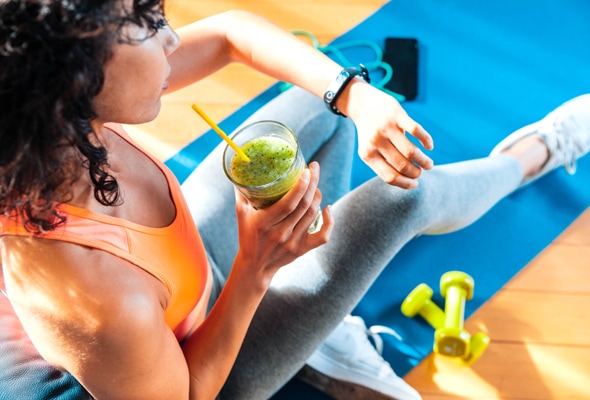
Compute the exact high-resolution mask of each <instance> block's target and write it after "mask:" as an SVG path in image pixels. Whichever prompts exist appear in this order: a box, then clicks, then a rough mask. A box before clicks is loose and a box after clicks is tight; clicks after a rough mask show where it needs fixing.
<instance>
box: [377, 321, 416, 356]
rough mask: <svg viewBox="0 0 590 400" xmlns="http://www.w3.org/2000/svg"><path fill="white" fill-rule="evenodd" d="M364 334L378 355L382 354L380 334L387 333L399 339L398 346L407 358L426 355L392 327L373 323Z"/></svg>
mask: <svg viewBox="0 0 590 400" xmlns="http://www.w3.org/2000/svg"><path fill="white" fill-rule="evenodd" d="M366 334H367V336H368V337H370V338H371V340H372V341H373V343H374V345H375V349H376V350H377V353H379V355H382V354H383V338H381V335H382V334H387V335H390V336H393V337H394V338H396V339H397V340H398V341H399V343H400V346H398V347H399V349H400V351H401V352H402V353H403V354H404V355H406V356H408V357H409V358H412V359H415V360H421V359H422V358H424V357H425V356H426V354H422V351H420V349H418V348H417V347H415V346H413V345H412V344H410V343H408V342H406V341H405V340H404V339H403V338H402V337H401V336H400V335H399V334H398V333H397V332H396V331H395V330H394V329H392V328H390V327H388V326H384V325H373V326H371V327H369V328H368V329H367V331H366Z"/></svg>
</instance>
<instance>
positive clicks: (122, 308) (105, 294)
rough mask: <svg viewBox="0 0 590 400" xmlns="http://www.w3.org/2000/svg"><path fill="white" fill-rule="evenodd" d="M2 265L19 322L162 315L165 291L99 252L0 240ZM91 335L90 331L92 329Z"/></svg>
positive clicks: (95, 321)
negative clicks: (133, 313) (140, 313)
mask: <svg viewBox="0 0 590 400" xmlns="http://www.w3.org/2000/svg"><path fill="white" fill-rule="evenodd" d="M1 246H2V262H3V264H2V269H3V273H4V277H5V280H6V288H7V292H8V295H9V297H10V300H11V302H12V303H13V306H14V308H15V310H16V311H17V313H18V314H19V317H22V319H23V323H24V324H25V325H26V323H27V321H29V324H31V325H33V324H37V323H38V324H40V326H47V325H53V327H54V328H55V329H57V330H60V329H61V328H64V327H66V328H67V329H68V330H69V331H70V332H69V334H71V333H72V329H73V328H76V329H80V330H81V331H84V330H90V331H92V330H96V329H100V328H101V326H108V325H111V324H112V323H113V321H115V320H116V319H118V318H120V316H121V315H130V314H129V311H130V310H133V309H135V310H137V309H142V310H144V312H145V314H143V315H149V314H150V313H149V310H153V313H154V315H155V314H160V313H163V311H164V309H165V308H166V305H167V301H168V296H169V295H168V292H167V290H166V289H165V287H164V286H163V285H162V284H161V283H160V282H159V281H158V280H156V278H154V277H152V276H151V275H149V274H147V273H146V272H144V271H143V270H140V269H139V268H137V267H135V266H134V265H132V264H130V263H129V262H127V261H125V260H123V259H121V258H118V257H115V256H113V255H111V254H109V253H106V252H104V251H101V250H96V249H91V248H88V247H85V246H81V245H77V244H73V243H67V242H60V241H56V240H48V239H39V238H35V237H22V236H6V237H3V238H2V242H1ZM95 333H96V332H95Z"/></svg>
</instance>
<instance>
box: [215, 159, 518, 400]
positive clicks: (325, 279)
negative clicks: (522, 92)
mask: <svg viewBox="0 0 590 400" xmlns="http://www.w3.org/2000/svg"><path fill="white" fill-rule="evenodd" d="M521 180H522V172H521V166H520V164H519V162H518V161H517V160H516V159H515V158H514V157H511V156H507V155H502V156H498V157H492V158H485V159H480V160H473V161H467V162H461V163H456V164H450V165H445V166H441V167H436V168H434V169H433V170H431V171H427V172H425V173H424V174H423V177H422V178H421V179H420V185H419V186H418V188H416V189H412V190H404V189H399V188H396V187H392V186H389V185H387V184H385V183H384V182H383V181H381V180H380V179H373V180H371V181H369V182H367V183H366V184H364V185H362V186H361V187H359V188H358V189H356V190H354V191H352V192H350V193H349V194H347V195H346V196H344V197H343V198H342V199H341V200H340V201H338V202H336V203H335V204H334V209H333V211H334V218H335V220H336V226H335V229H334V231H333V234H332V237H331V239H330V241H329V243H328V244H326V245H325V246H323V247H321V248H318V249H316V250H315V251H312V252H310V253H308V254H306V255H305V256H303V257H301V258H300V259H298V260H297V261H295V262H294V263H292V264H291V265H289V266H286V267H284V268H283V269H281V270H280V271H279V272H278V273H277V275H276V276H275V279H273V282H272V284H271V289H270V290H269V292H268V294H267V295H266V297H265V299H264V300H263V301H262V303H261V305H260V307H259V310H258V312H257V313H256V316H255V318H254V321H253V323H252V326H251V329H250V331H249V333H248V336H247V338H246V341H245V343H244V345H243V347H242V350H241V352H240V355H239V357H238V360H237V361H236V364H235V367H234V369H233V371H232V374H231V375H230V378H229V380H228V382H227V384H226V386H225V388H224V391H223V392H222V398H228V399H229V398H231V399H242V398H243V399H263V398H268V397H269V396H271V395H272V393H274V392H275V391H276V390H278V389H279V388H280V387H281V386H282V385H283V384H284V383H285V382H286V381H287V380H288V379H289V378H290V377H291V376H293V375H294V374H295V373H296V372H297V371H298V370H299V368H301V366H303V364H304V363H305V361H306V360H307V358H308V357H309V355H310V354H311V353H312V352H313V351H314V350H315V349H316V348H317V347H318V346H319V345H320V344H321V343H322V341H323V340H324V339H325V337H326V336H327V335H328V334H329V333H330V332H331V330H332V329H334V327H335V326H336V325H337V324H338V323H339V322H340V321H341V320H342V318H343V317H344V316H345V315H346V314H347V313H348V312H350V311H351V310H352V309H353V308H354V306H355V305H356V304H357V303H358V301H359V300H360V299H361V298H362V296H363V295H364V294H365V292H366V291H367V290H368V288H369V287H370V286H371V284H372V283H373V282H374V280H375V279H376V278H377V276H378V275H379V274H380V273H381V271H382V270H383V268H385V267H386V266H387V265H388V264H389V262H390V261H391V260H392V258H393V257H394V255H395V254H396V253H397V252H398V251H399V250H400V249H401V248H402V247H403V246H404V245H405V244H406V243H407V242H408V241H409V240H411V239H412V238H414V237H416V236H417V235H421V234H442V233H446V232H451V231H454V230H457V229H460V228H462V227H465V226H467V225H469V224H471V223H472V222H474V221H475V220H477V219H478V218H479V217H480V216H482V215H483V214H484V213H485V212H486V211H488V210H489V209H490V208H491V207H492V206H493V205H494V204H496V202H497V201H499V200H500V199H502V198H503V197H504V196H506V195H507V194H509V193H510V192H511V191H513V190H514V189H516V188H517V187H518V185H519V184H520V182H521Z"/></svg>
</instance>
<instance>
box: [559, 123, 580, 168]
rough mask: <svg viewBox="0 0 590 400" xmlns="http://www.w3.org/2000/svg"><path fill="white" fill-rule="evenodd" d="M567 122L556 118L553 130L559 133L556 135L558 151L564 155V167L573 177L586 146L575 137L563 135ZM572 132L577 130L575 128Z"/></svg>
mask: <svg viewBox="0 0 590 400" xmlns="http://www.w3.org/2000/svg"><path fill="white" fill-rule="evenodd" d="M565 122H566V121H562V120H560V119H558V118H555V120H554V121H553V129H554V130H555V131H556V132H557V134H556V135H555V139H556V141H557V143H556V145H557V149H558V151H559V152H561V154H562V155H563V160H562V161H563V166H564V168H565V170H566V171H567V173H568V174H570V175H573V174H574V173H575V172H576V159H577V155H578V154H579V153H582V152H583V151H584V150H583V149H584V146H583V145H582V144H581V143H579V141H577V140H576V139H577V138H576V136H575V135H567V134H563V132H562V131H563V127H564V125H565ZM572 130H575V127H574V128H573V129H572Z"/></svg>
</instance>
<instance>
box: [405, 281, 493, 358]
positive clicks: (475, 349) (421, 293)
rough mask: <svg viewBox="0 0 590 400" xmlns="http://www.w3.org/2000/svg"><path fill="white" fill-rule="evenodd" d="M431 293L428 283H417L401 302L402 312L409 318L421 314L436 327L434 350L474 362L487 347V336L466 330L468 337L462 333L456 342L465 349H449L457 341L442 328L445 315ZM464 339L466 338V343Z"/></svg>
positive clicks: (455, 346)
mask: <svg viewBox="0 0 590 400" xmlns="http://www.w3.org/2000/svg"><path fill="white" fill-rule="evenodd" d="M432 294H433V291H432V289H431V288H430V287H429V286H428V285H426V284H424V283H421V284H419V285H418V286H416V288H414V290H412V292H410V294H409V295H408V296H407V297H406V299H405V300H404V302H403V303H402V307H401V311H402V313H403V314H404V315H405V316H407V317H410V318H412V317H414V316H416V315H420V316H422V318H424V319H425V320H426V321H427V322H428V323H429V324H430V325H431V326H432V327H434V328H435V329H436V332H439V338H438V341H437V337H436V334H435V342H434V346H433V349H434V351H435V352H437V353H439V354H443V355H447V356H453V357H459V358H461V359H462V360H463V361H465V362H467V363H473V362H475V361H476V360H477V359H478V358H479V357H480V356H481V355H482V354H483V352H484V351H485V349H486V348H487V346H488V344H489V342H490V339H489V337H488V336H487V335H486V334H485V333H483V332H479V333H477V334H475V335H473V336H471V335H469V333H468V332H467V335H468V336H469V338H466V337H465V335H464V334H463V338H462V339H461V340H460V342H459V343H458V344H460V345H462V346H463V347H464V348H465V347H466V348H467V350H466V351H460V352H457V351H451V350H449V349H456V348H457V347H458V346H457V343H453V341H454V340H455V339H454V336H453V335H451V331H450V330H444V328H445V321H446V320H447V315H446V313H445V312H444V311H443V310H442V309H441V308H440V307H439V306H438V305H436V304H435V303H434V302H433V301H432ZM456 317H457V316H456V315H452V317H451V318H450V319H456ZM461 326H462V323H461ZM441 329H443V330H441ZM441 339H442V341H441ZM465 339H466V340H467V344H466V345H465Z"/></svg>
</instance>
